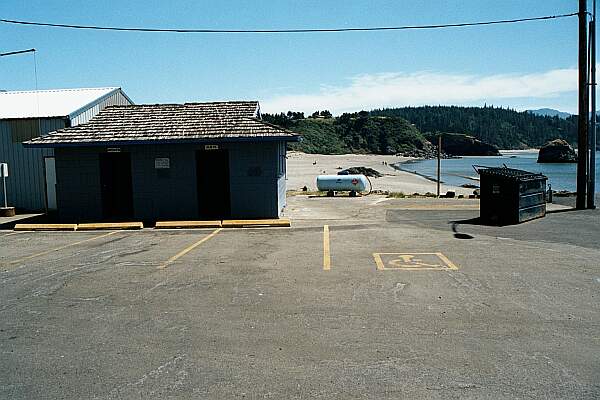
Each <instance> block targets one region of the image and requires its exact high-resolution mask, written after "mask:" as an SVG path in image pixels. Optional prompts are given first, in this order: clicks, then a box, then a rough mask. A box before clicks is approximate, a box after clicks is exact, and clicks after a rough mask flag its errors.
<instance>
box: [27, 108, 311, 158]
mask: <svg viewBox="0 0 600 400" xmlns="http://www.w3.org/2000/svg"><path fill="white" fill-rule="evenodd" d="M298 137H299V135H298V134H296V133H293V132H290V131H288V130H286V129H283V128H280V127H278V126H275V125H271V124H268V123H266V122H264V121H262V120H261V119H260V108H259V104H258V102H257V101H230V102H214V103H186V104H144V105H127V106H109V107H106V108H105V109H104V110H102V111H101V112H100V113H99V114H98V115H96V116H95V117H94V118H92V119H91V120H90V121H89V122H88V123H85V124H81V125H77V126H74V127H69V128H64V129H60V130H58V131H56V132H52V133H50V134H48V135H46V136H42V137H38V138H34V139H32V140H30V141H28V142H25V143H24V144H25V145H26V146H28V147H67V146H96V145H107V144H120V145H123V144H144V143H156V142H161V143H164V142H176V143H181V142H188V143H189V142H190V141H206V140H287V141H296V140H298Z"/></svg>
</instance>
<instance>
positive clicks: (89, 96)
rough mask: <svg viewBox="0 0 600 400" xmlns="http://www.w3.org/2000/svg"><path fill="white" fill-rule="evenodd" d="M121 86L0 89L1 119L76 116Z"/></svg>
mask: <svg viewBox="0 0 600 400" xmlns="http://www.w3.org/2000/svg"><path fill="white" fill-rule="evenodd" d="M117 90H120V88H118V87H106V88H82V89H53V90H28V91H8V92H0V119H19V118H52V117H73V116H75V115H77V114H78V113H80V112H82V111H85V110H86V109H87V108H89V107H92V106H93V105H94V104H96V103H97V102H98V101H100V100H101V99H103V98H105V97H106V96H109V95H110V94H112V93H114V92H116V91H117Z"/></svg>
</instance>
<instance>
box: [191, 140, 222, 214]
mask: <svg viewBox="0 0 600 400" xmlns="http://www.w3.org/2000/svg"><path fill="white" fill-rule="evenodd" d="M196 176H197V180H198V214H199V216H200V218H203V219H206V220H211V219H226V218H229V217H230V216H231V205H230V187H229V153H228V152H227V150H207V151H198V152H197V153H196Z"/></svg>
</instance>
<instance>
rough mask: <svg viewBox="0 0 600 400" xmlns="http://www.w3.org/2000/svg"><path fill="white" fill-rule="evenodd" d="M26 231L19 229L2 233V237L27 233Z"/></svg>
mask: <svg viewBox="0 0 600 400" xmlns="http://www.w3.org/2000/svg"><path fill="white" fill-rule="evenodd" d="M25 232H26V231H18V232H11V233H6V234H4V235H0V238H3V237H5V236H12V235H19V234H21V233H25Z"/></svg>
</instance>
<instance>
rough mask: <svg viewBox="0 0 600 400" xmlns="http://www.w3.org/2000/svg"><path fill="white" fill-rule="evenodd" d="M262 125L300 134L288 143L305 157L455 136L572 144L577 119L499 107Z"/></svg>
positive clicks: (317, 117) (286, 119)
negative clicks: (300, 139)
mask: <svg viewBox="0 0 600 400" xmlns="http://www.w3.org/2000/svg"><path fill="white" fill-rule="evenodd" d="M263 119H264V120H265V121H267V122H270V123H273V124H276V125H279V126H282V127H284V128H287V129H289V130H291V131H294V132H297V133H300V134H301V135H302V138H303V140H302V141H301V142H299V143H293V144H291V148H292V149H294V150H299V151H304V152H307V153H321V154H341V153H374V154H397V153H405V152H410V151H413V150H415V149H423V148H424V147H429V146H430V143H429V141H428V140H427V138H431V137H433V136H435V135H438V134H444V133H458V134H465V135H469V136H473V137H474V138H476V139H479V140H480V141H481V142H484V143H487V144H490V145H492V146H495V147H497V148H500V149H526V148H532V147H540V146H542V145H543V144H544V143H546V142H547V141H549V140H552V139H556V138H561V139H565V140H567V141H568V142H569V143H575V142H576V140H577V116H570V117H568V118H560V117H558V116H554V117H550V116H539V115H535V114H533V113H530V112H527V111H523V112H519V111H515V110H511V109H508V108H500V107H490V106H484V107H460V106H421V107H402V108H387V109H377V110H372V111H370V112H367V111H361V112H358V113H344V114H342V115H340V116H337V117H334V116H332V115H331V113H330V112H329V111H326V110H325V111H316V112H315V113H313V114H312V115H310V116H308V117H305V116H304V113H301V112H293V111H289V112H287V113H280V114H263Z"/></svg>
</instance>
